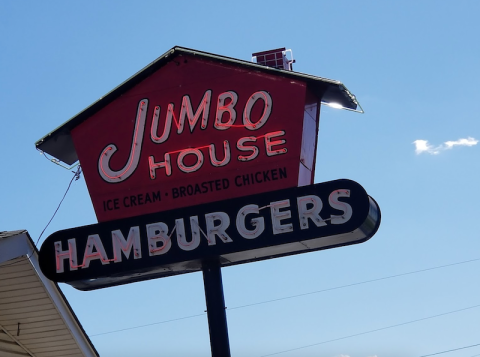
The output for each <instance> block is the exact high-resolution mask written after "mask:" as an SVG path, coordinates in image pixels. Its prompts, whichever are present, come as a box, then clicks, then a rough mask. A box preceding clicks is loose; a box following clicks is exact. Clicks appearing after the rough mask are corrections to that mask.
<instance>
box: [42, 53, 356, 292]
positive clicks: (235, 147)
mask: <svg viewBox="0 0 480 357" xmlns="http://www.w3.org/2000/svg"><path fill="white" fill-rule="evenodd" d="M322 101H326V102H335V103H337V104H340V105H341V106H343V107H345V108H348V109H356V107H357V104H358V103H357V101H356V99H355V97H354V96H353V95H352V94H351V93H350V92H349V91H348V90H347V89H346V88H345V86H344V85H343V84H342V83H341V82H338V81H334V80H329V79H325V78H321V77H315V76H311V75H306V74H301V73H297V72H293V71H288V70H279V69H273V68H270V67H266V66H262V65H259V64H255V63H252V62H247V61H241V60H236V59H232V58H228V57H224V56H219V55H214V54H210V53H205V52H201V51H196V50H191V49H186V48H182V47H174V48H172V49H171V50H170V51H168V52H167V53H165V54H164V55H162V56H161V57H160V58H158V59H157V60H156V61H154V62H152V63H151V64H150V65H148V66H147V67H145V68H144V69H142V70H141V71H140V72H138V73H137V74H135V75H134V76H133V77H131V78H129V79H128V80H127V81H125V82H124V83H122V84H121V85H120V86H118V87H117V88H115V89H114V90H113V91H111V92H110V93H108V94H106V95H105V96H104V97H102V98H101V99H99V100H98V101H97V102H95V103H93V104H92V105H91V106H89V107H88V108H86V109H85V110H83V111H82V112H80V113H79V114H77V115H76V116H75V117H73V118H72V119H70V120H69V121H67V122H66V123H65V124H63V125H62V126H60V127H59V128H57V129H56V130H54V131H53V132H51V133H50V134H48V135H47V136H45V137H44V138H42V139H41V140H39V141H38V142H37V143H36V146H37V149H39V150H41V151H43V152H45V153H47V154H50V155H52V156H53V157H55V158H57V159H59V160H61V161H63V162H65V163H67V164H73V163H74V162H76V161H77V160H79V161H80V164H81V166H82V170H83V173H84V176H85V181H86V184H87V188H88V191H89V194H90V197H91V200H92V203H93V207H94V209H95V213H96V216H97V219H98V221H99V222H101V224H102V223H108V222H119V221H118V220H127V221H128V222H129V223H128V224H129V225H130V226H131V227H135V226H137V225H135V224H134V221H135V220H142V219H143V218H142V217H147V216H146V215H150V214H158V213H159V212H166V214H167V215H168V214H170V212H180V211H175V210H177V209H190V207H192V206H194V207H197V206H199V205H205V204H214V203H215V202H216V204H217V206H214V208H208V209H209V210H212V211H215V212H217V211H218V212H224V213H226V212H227V211H228V209H227V208H225V207H223V206H225V205H228V204H229V202H230V200H232V199H236V198H241V197H246V196H250V195H256V194H263V193H268V192H272V194H273V195H274V193H273V192H276V191H279V190H284V189H289V188H295V187H299V186H308V185H311V184H312V183H313V176H314V170H315V153H316V145H317V133H318V126H319V114H320V103H321V102H322ZM338 189H345V188H342V187H338ZM269 197H270V196H269ZM272 197H273V196H272ZM292 199H293V198H292ZM271 201H272V202H273V201H275V199H274V198H271ZM326 202H328V199H327V200H326V201H323V199H322V203H325V204H326ZM202 207H204V206H202ZM208 207H210V206H208ZM175 215H177V216H178V214H177V213H175ZM196 215H198V216H199V217H200V216H201V214H200V213H197V214H196ZM193 216H195V215H192V217H193ZM134 217H135V218H134ZM148 217H150V216H148ZM189 217H190V216H189ZM229 217H230V216H229ZM232 217H233V216H232ZM130 219H132V220H133V221H131V220H130ZM185 219H186V221H187V223H185V224H186V225H188V221H189V219H190V218H185ZM167 220H168V219H167ZM127 221H125V222H127ZM148 221H149V223H148V224H153V223H155V220H152V219H151V218H148ZM214 221H215V219H214ZM158 222H163V221H161V220H160V221H158ZM164 223H165V222H164ZM116 224H117V226H118V227H119V228H118V229H119V230H120V232H122V234H123V237H124V238H125V239H126V242H127V243H128V242H132V241H130V240H129V239H128V238H126V237H129V236H130V235H129V233H128V232H124V231H122V229H124V226H122V225H118V223H116ZM146 224H147V223H146ZM199 224H200V223H199ZM212 224H216V223H212ZM327 224H329V223H327ZM347 226H348V225H347ZM102 227H103V226H102ZM109 227H110V226H109ZM138 227H139V229H140V226H138ZM169 227H170V228H171V224H170V226H169ZM175 227H177V225H176V223H175ZM177 228H178V227H177ZM102 229H103V228H102ZM142 229H146V228H145V227H143V228H142ZM178 229H180V228H178ZM185 229H187V228H185ZM229 229H230V230H231V229H232V228H229ZM114 230H115V229H114ZM82 232H83V231H82ZM298 233H299V236H298V237H297V238H296V239H297V240H299V241H301V240H302V239H303V238H302V236H303V234H304V231H303V230H300V231H299V232H298ZM95 234H98V236H99V237H100V234H99V233H92V235H95ZM138 234H140V233H138ZM145 234H146V233H145ZM104 235H105V233H102V236H104ZM147 237H148V235H147ZM73 238H75V239H79V241H82V239H87V240H88V239H90V238H88V236H87V238H85V237H84V238H80V237H75V236H71V237H68V238H66V241H63V240H59V242H61V244H60V245H59V246H55V249H54V248H53V246H51V247H49V248H45V249H50V251H49V252H48V253H47V251H46V250H45V249H44V248H43V247H42V252H45V253H44V254H46V255H47V256H49V255H51V254H53V253H54V252H55V251H56V249H57V248H58V249H60V251H65V249H70V248H66V247H65V246H64V244H67V243H66V242H67V241H69V240H70V239H73ZM101 239H102V240H101V243H102V245H104V243H105V245H106V246H108V244H109V243H106V242H104V241H103V239H104V238H101ZM105 239H107V238H105ZM108 239H109V238H108ZM108 239H107V240H108ZM119 239H120V238H119ZM132 239H133V238H132ZM135 239H136V238H135ZM148 239H149V238H147V240H148ZM244 240H245V239H244ZM120 241H121V242H123V241H122V240H121V239H120ZM120 241H119V242H120ZM134 241H135V242H136V241H137V240H134ZM237 241H242V240H241V239H240V240H239V239H237ZM259 241H260V240H259ZM267 241H268V239H267ZM272 241H273V242H274V241H275V240H271V241H269V242H270V243H272ZM47 242H51V240H50V239H47V241H46V242H45V244H47ZM95 242H96V241H95ZM127 243H126V244H127ZM270 243H269V244H270ZM92 244H93V243H92ZM110 244H111V243H110ZM128 244H130V243H128ZM132 244H133V243H132ZM166 244H167V243H166ZM245 244H246V243H243V244H241V245H242V246H247V245H248V244H247V245H245ZM47 245H48V244H47ZM90 245H91V244H90ZM97 245H98V247H97V248H98V249H100V243H98V244H97ZM105 245H104V247H105ZM334 245H335V244H334ZM225 246H229V247H237V243H234V244H230V245H228V244H226V245H225ZM268 246H269V247H271V248H266V249H267V250H269V249H271V252H270V253H269V254H265V255H264V256H275V255H276V253H275V249H274V248H273V247H274V246H275V244H270V245H268ZM116 247H117V246H112V249H117V248H116ZM97 248H96V249H97ZM76 249H77V252H80V251H81V250H82V249H85V247H82V244H80V246H79V247H77V248H76ZM142 249H147V248H142ZM172 249H173V248H172ZM242 249H243V248H242ZM95 252H98V251H92V252H90V253H91V254H94V253H95ZM195 252H204V250H202V249H198V250H196V251H195ZM205 252H210V253H211V252H215V249H210V250H205ZM90 253H89V254H90ZM210 253H208V254H210ZM230 253H231V252H230ZM230 253H229V254H230ZM62 254H63V253H62ZM95 254H96V253H95ZM132 254H133V253H132ZM149 254H150V253H149V251H148V250H145V251H144V252H143V253H142V257H146V256H147V255H149ZM219 254H220V253H219ZM222 254H223V253H222ZM281 254H287V253H285V252H282V253H281ZM289 254H290V253H289ZM173 255H174V254H173V253H171V254H169V255H165V257H170V256H173ZM103 258H105V259H107V260H110V259H114V260H115V259H117V258H115V257H113V258H112V257H110V256H109V255H108V254H107V253H106V255H105V256H104V257H103ZM103 258H102V259H101V262H102V263H104V259H103ZM185 258H187V257H186V256H185ZM197 258H198V257H197ZM62 259H63V258H62ZM77 259H80V260H82V259H83V260H85V259H87V260H86V261H85V262H88V259H89V258H88V254H87V258H85V256H84V257H83V258H82V257H77ZM142 259H143V260H141V261H142V262H145V261H151V262H153V261H155V262H158V260H155V259H150V260H149V259H144V258H142ZM182 259H183V258H182ZM194 260H195V259H194ZM247 260H248V259H247ZM62 261H63V260H62ZM129 261H130V260H128V262H129ZM133 261H135V262H136V258H135V257H134V258H133ZM187 261H191V259H187ZM242 261H243V260H242ZM45 264H46V265H45V266H48V263H45ZM72 264H73V263H72ZM75 264H76V263H75ZM75 264H74V265H72V266H75ZM79 264H80V263H79ZM82 264H83V263H82ZM94 264H97V263H94ZM132 264H133V263H132ZM155 264H156V263H155ZM87 265H88V264H85V265H83V266H81V264H80V266H79V268H78V269H77V270H76V271H74V270H72V271H71V272H70V273H71V276H72V277H76V278H75V279H77V278H78V279H84V278H85V279H89V278H86V277H85V276H87V275H88V274H86V273H85V276H84V275H82V274H81V273H83V272H89V271H93V270H95V269H89V268H88V267H87ZM101 265H102V269H101V271H102V272H108V273H102V274H109V275H111V274H114V272H113V270H112V269H114V268H113V267H117V268H119V267H121V268H119V269H120V270H119V271H120V274H126V275H129V274H130V273H129V268H128V269H127V268H125V269H126V270H125V269H124V268H123V266H125V267H128V266H130V263H126V264H109V265H108V267H107V266H106V265H105V266H104V264H101ZM140 265H142V264H140ZM178 266H179V265H176V267H178ZM149 267H150V268H149V269H152V267H153V265H152V266H150V265H149ZM175 269H176V268H175ZM175 269H174V270H175ZM114 270H115V269H114ZM134 270H135V271H138V270H142V268H138V266H137V265H135V268H134ZM184 270H188V269H187V267H185V269H184ZM175 271H176V272H177V273H178V271H177V270H175ZM62 274H64V273H61V272H56V273H55V274H53V275H52V274H51V273H48V274H47V273H46V275H47V276H49V277H50V278H52V279H53V280H55V279H57V278H58V277H59V276H63V275H62ZM65 274H66V273H65ZM135 274H137V273H135ZM139 274H141V275H142V274H143V273H139ZM67 275H68V274H67ZM117 275H118V274H117ZM142 276H143V277H144V276H145V275H142ZM55 277H57V278H55ZM117 278H118V277H117ZM67 280H69V281H71V279H70V278H69V279H67ZM67 280H65V281H67ZM58 281H60V280H58ZM119 281H120V280H119V279H117V280H116V282H111V284H116V283H118V282H119Z"/></svg>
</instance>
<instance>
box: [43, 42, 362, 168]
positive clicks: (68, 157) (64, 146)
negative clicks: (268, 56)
mask: <svg viewBox="0 0 480 357" xmlns="http://www.w3.org/2000/svg"><path fill="white" fill-rule="evenodd" d="M177 54H189V55H192V56H201V57H204V58H209V59H213V60H216V61H219V62H227V63H230V64H236V65H240V66H243V67H246V68H251V69H255V70H259V71H262V72H265V73H270V74H272V75H279V76H283V77H290V78H294V79H302V80H304V81H306V82H307V83H309V84H311V85H312V86H313V87H314V88H315V87H321V88H320V92H321V93H322V94H321V95H322V100H326V101H330V102H337V103H340V104H341V105H342V106H343V107H344V108H346V109H350V110H355V109H356V108H357V106H358V105H359V104H358V102H357V100H356V98H355V96H354V95H353V94H352V93H351V92H350V91H349V90H348V89H347V88H346V87H345V85H344V84H343V83H342V82H340V81H337V80H333V79H328V78H323V77H318V76H313V75H310V74H305V73H301V72H294V71H288V70H283V69H276V68H272V67H267V66H264V65H261V64H257V63H254V62H250V61H246V60H240V59H236V58H232V57H227V56H222V55H217V54H213V53H208V52H204V51H198V50H194V49H190V48H186V47H181V46H175V47H173V48H171V49H170V50H168V51H167V52H165V53H164V54H163V55H161V56H160V57H158V58H157V59H155V60H154V61H152V62H151V63H149V64H148V65H146V66H145V67H144V68H142V69H141V70H139V71H138V72H136V73H135V74H134V75H132V76H130V77H129V78H128V79H127V80H125V81H123V82H122V83H121V84H119V85H118V86H116V87H115V88H114V89H112V90H111V91H110V92H108V93H107V94H105V95H104V96H102V97H100V98H99V99H98V100H97V101H95V102H94V103H92V104H91V105H89V106H88V107H86V108H85V109H83V110H82V111H80V112H79V113H77V114H76V115H74V116H73V117H71V118H70V119H69V120H67V121H66V122H65V123H63V124H61V125H60V126H58V127H57V128H55V129H54V130H53V131H51V132H50V133H48V134H47V135H45V136H44V137H42V138H41V139H40V140H38V141H37V142H36V143H35V147H36V148H37V149H38V150H40V151H42V152H44V153H47V154H49V155H51V156H53V157H55V158H57V159H59V160H60V161H63V162H65V163H66V164H68V165H71V164H73V163H75V162H76V161H77V160H78V157H77V154H76V151H75V148H74V145H73V141H72V138H71V136H70V131H71V130H72V129H73V128H75V127H76V126H78V125H80V124H81V123H82V122H83V121H85V120H87V119H88V118H89V117H90V116H91V115H93V114H94V113H95V112H97V111H98V110H100V109H102V108H103V107H104V106H106V105H108V104H109V103H111V102H112V101H114V100H115V99H116V98H118V97H119V96H120V95H121V94H122V93H124V92H126V91H127V90H129V89H130V88H132V87H134V86H135V85H137V84H138V83H140V82H141V81H142V80H144V79H145V78H147V77H148V76H149V75H150V74H152V73H153V72H155V71H157V70H158V69H159V68H160V67H162V66H163V65H164V64H165V63H166V62H167V61H168V60H169V58H170V57H171V56H173V55H177Z"/></svg>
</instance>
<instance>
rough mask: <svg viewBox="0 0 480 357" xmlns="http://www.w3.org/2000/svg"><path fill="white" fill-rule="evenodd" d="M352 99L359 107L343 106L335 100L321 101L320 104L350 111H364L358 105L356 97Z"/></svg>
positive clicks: (361, 112)
mask: <svg viewBox="0 0 480 357" xmlns="http://www.w3.org/2000/svg"><path fill="white" fill-rule="evenodd" d="M354 100H355V103H356V104H357V105H358V108H360V109H352V108H348V107H344V106H343V105H342V104H340V103H337V102H324V101H322V102H321V104H322V105H326V106H329V107H330V108H334V109H345V110H349V111H351V112H355V113H360V114H363V113H365V112H364V111H363V108H362V106H361V105H360V103H359V102H358V101H357V100H356V99H354Z"/></svg>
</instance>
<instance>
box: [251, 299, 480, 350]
mask: <svg viewBox="0 0 480 357" xmlns="http://www.w3.org/2000/svg"><path fill="white" fill-rule="evenodd" d="M477 307H480V304H478V305H473V306H469V307H465V308H463V309H458V310H453V311H448V312H444V313H441V314H437V315H432V316H427V317H422V318H420V319H415V320H410V321H406V322H401V323H398V324H395V325H390V326H385V327H380V328H377V329H374V330H369V331H364V332H359V333H355V334H353V335H348V336H343V337H338V338H334V339H331V340H325V341H322V342H317V343H312V344H310V345H305V346H300V347H295V348H291V349H288V350H283V351H279V352H274V353H270V354H268V355H262V356H260V357H267V356H274V355H279V354H282V353H287V352H292V351H298V350H302V349H305V348H309V347H313V346H318V345H323V344H325V343H329V342H335V341H340V340H345V339H347V338H352V337H357V336H361V335H366V334H369V333H373V332H378V331H383V330H387V329H391V328H394V327H399V326H404V325H409V324H413V323H415V322H420V321H425V320H430V319H433V318H436V317H440V316H445V315H451V314H455V313H457V312H461V311H466V310H470V309H475V308H477ZM476 346H478V345H476ZM472 347H473V346H472ZM442 353H443V352H442ZM428 356H433V355H428ZM421 357H425V356H421Z"/></svg>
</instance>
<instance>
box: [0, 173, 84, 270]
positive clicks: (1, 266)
mask: <svg viewBox="0 0 480 357" xmlns="http://www.w3.org/2000/svg"><path fill="white" fill-rule="evenodd" d="M72 172H73V174H74V175H73V177H72V179H71V180H70V182H69V184H68V187H67V190H66V191H65V193H64V194H63V197H62V199H61V200H60V203H59V204H58V206H57V209H56V210H55V212H53V215H52V218H50V220H49V221H48V223H47V225H46V226H45V228H44V229H43V231H42V232H41V233H40V236H39V237H38V239H37V241H36V242H35V247H36V246H37V245H38V242H40V238H42V235H43V233H45V230H46V229H47V228H48V226H49V225H50V223H52V221H53V218H55V215H56V214H57V212H58V210H59V209H60V206H61V205H62V202H63V200H64V199H65V197H66V196H67V193H68V191H69V190H70V186H72V182H73V180H75V181H77V180H78V179H80V175H81V174H82V167H81V166H80V165H78V166H77V171H72ZM33 253H34V250H32V252H31V253H27V255H26V257H25V259H19V260H17V261H14V262H11V263H9V264H2V265H0V268H4V267H8V266H11V265H15V264H18V263H21V262H23V261H25V260H28V259H30V258H31V257H32V255H33Z"/></svg>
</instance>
